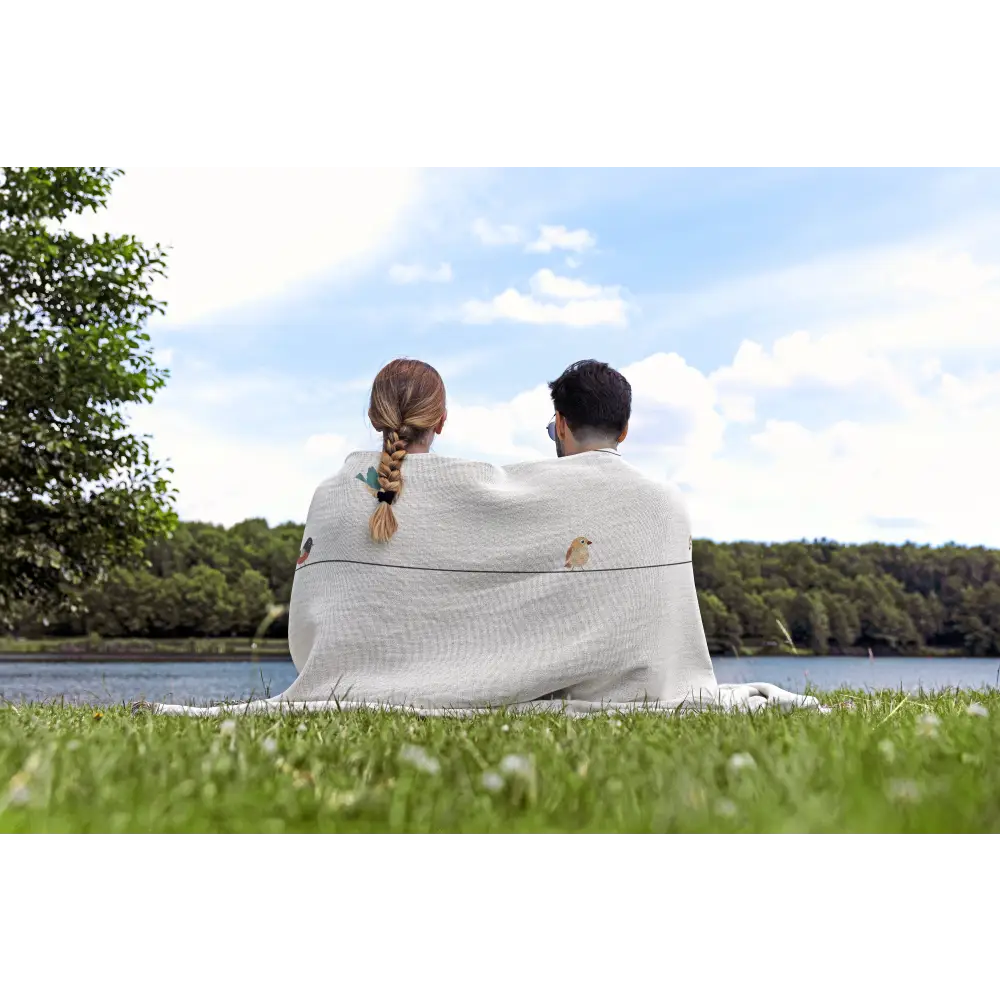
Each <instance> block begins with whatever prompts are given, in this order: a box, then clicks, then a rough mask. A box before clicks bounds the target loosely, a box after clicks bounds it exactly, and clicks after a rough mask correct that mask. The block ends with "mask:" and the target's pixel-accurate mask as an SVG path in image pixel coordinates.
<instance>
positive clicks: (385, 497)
mask: <svg viewBox="0 0 1000 1000" xmlns="http://www.w3.org/2000/svg"><path fill="white" fill-rule="evenodd" d="M375 496H377V497H378V502H379V503H388V504H391V503H392V501H393V500H395V499H396V491H395V490H379V491H378V493H376V494H375Z"/></svg>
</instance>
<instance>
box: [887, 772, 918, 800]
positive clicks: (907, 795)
mask: <svg viewBox="0 0 1000 1000" xmlns="http://www.w3.org/2000/svg"><path fill="white" fill-rule="evenodd" d="M888 794H889V798H890V799H892V800H893V801H894V802H919V801H920V786H919V785H918V784H917V783H916V782H915V781H911V780H910V779H909V778H897V779H895V780H894V781H890V782H889V789H888Z"/></svg>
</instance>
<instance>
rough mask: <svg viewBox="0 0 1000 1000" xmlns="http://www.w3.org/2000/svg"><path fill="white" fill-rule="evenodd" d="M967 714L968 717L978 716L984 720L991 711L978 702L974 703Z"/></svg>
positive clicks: (967, 710)
mask: <svg viewBox="0 0 1000 1000" xmlns="http://www.w3.org/2000/svg"><path fill="white" fill-rule="evenodd" d="M965 712H966V714H967V715H978V716H982V717H983V718H986V716H987V715H989V714H990V710H989V709H988V708H987V707H986V706H985V705H980V704H979V702H978V701H974V702H972V703H971V704H970V705H969V707H968V708H967V709H966V710H965Z"/></svg>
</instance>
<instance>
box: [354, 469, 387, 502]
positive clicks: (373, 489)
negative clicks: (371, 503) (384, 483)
mask: <svg viewBox="0 0 1000 1000" xmlns="http://www.w3.org/2000/svg"><path fill="white" fill-rule="evenodd" d="M354 478H355V479H359V480H361V482H363V483H364V484H365V486H366V487H367V488H368V492H369V493H371V495H372V496H375V494H376V493H377V492H378V491H379V490H380V489H382V487H381V486H379V482H378V470H377V469H376V468H375V466H373V465H370V466H368V474H367V475H365V476H362V475H361V473H360V472H359V473H358V474H357V475H356V476H355V477H354Z"/></svg>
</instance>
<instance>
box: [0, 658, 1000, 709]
mask: <svg viewBox="0 0 1000 1000" xmlns="http://www.w3.org/2000/svg"><path fill="white" fill-rule="evenodd" d="M714 663H715V671H716V676H717V677H718V679H719V682H720V683H722V684H735V683H740V682H742V681H770V682H771V683H772V684H779V685H781V686H782V687H783V688H786V689H788V690H792V691H802V690H804V688H805V687H806V685H807V684H812V685H813V686H814V687H817V688H819V689H821V690H831V689H834V688H838V687H852V688H862V689H865V688H894V689H896V690H899V689H900V688H902V689H903V690H904V691H917V690H919V689H921V688H923V689H924V690H935V689H940V688H949V687H951V688H954V687H962V688H973V689H976V688H982V687H985V686H989V687H993V686H995V685H996V681H997V668H998V665H1000V664H998V662H997V661H996V660H989V659H957V658H956V659H906V658H902V657H900V658H889V657H887V658H884V659H876V660H875V661H874V662H871V661H869V660H868V659H867V658H853V657H846V656H837V657H808V658H807V657H801V658H796V657H789V656H761V657H754V658H750V657H744V658H743V659H739V660H737V659H735V658H728V657H727V658H723V659H717V660H715V661H714ZM294 679H295V668H294V667H293V666H292V663H291V661H290V660H288V661H283V660H265V661H261V662H259V663H251V662H231V661H230V662H225V663H222V662H219V663H190V662H188V663H128V662H120V661H118V662H108V663H42V662H38V661H35V662H31V663H27V662H16V661H15V662H7V663H4V662H0V699H7V700H8V701H14V702H19V701H49V700H52V699H60V698H65V699H66V701H68V702H75V703H87V704H99V705H110V704H116V703H118V704H120V703H121V702H123V701H126V702H128V701H134V700H137V699H139V698H145V699H146V700H147V701H158V702H168V703H173V704H198V705H203V704H206V703H208V702H213V701H224V700H242V699H247V698H250V697H260V696H261V695H262V694H265V693H266V692H269V693H270V694H271V695H276V694H280V693H281V692H282V691H284V690H285V688H287V687H288V686H289V685H290V684H291V683H292V681H293V680H294Z"/></svg>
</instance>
